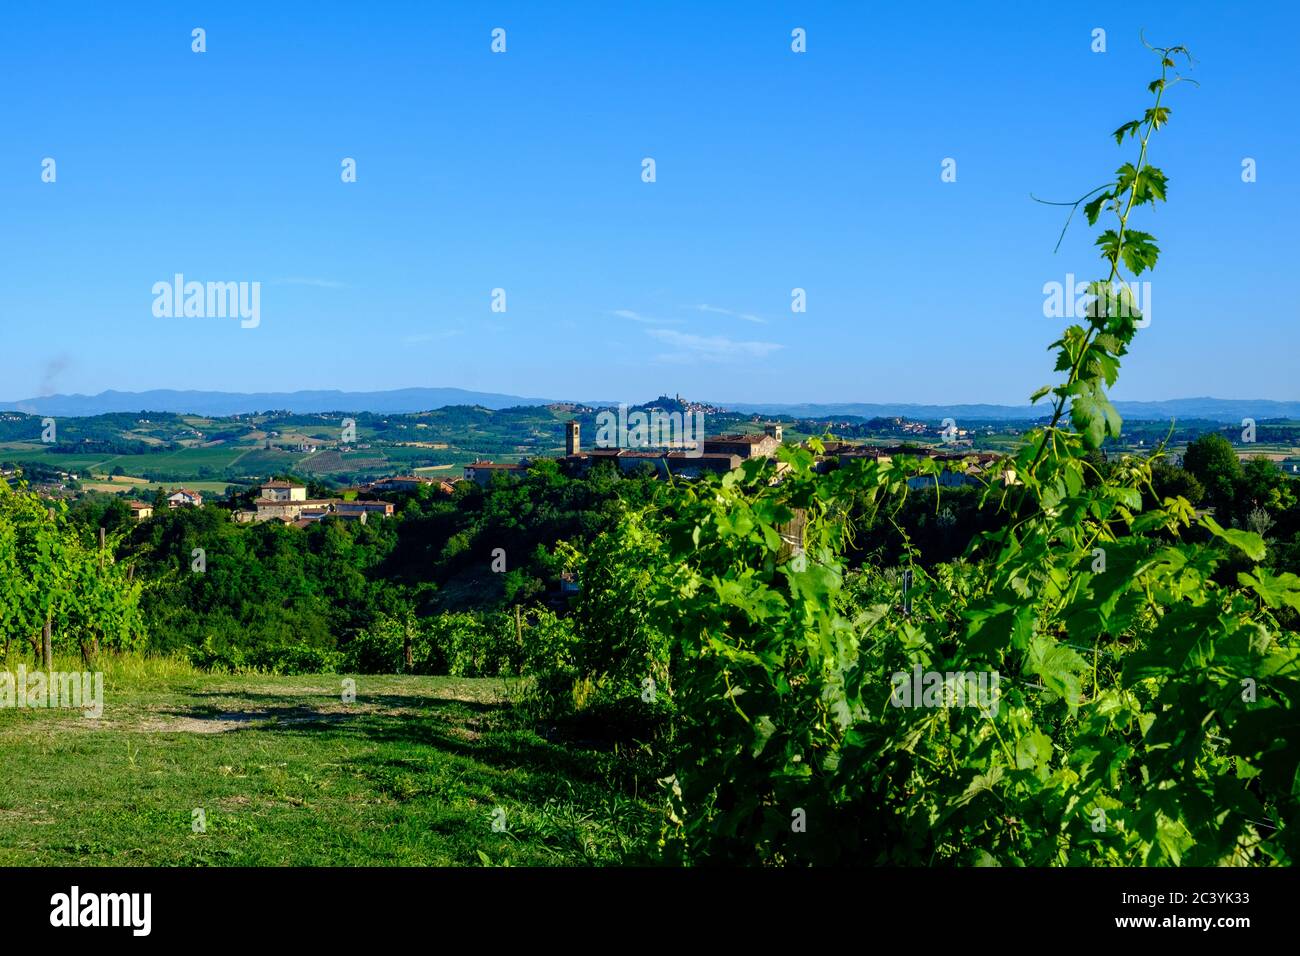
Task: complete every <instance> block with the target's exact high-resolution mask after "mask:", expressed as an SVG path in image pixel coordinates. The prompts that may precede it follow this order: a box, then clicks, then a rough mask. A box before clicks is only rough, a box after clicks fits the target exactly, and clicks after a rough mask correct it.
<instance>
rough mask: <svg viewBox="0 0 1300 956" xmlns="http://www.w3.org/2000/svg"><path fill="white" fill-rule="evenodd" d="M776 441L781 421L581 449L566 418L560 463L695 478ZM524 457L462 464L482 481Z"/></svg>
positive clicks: (762, 453) (757, 454)
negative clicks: (755, 428) (757, 428)
mask: <svg viewBox="0 0 1300 956" xmlns="http://www.w3.org/2000/svg"><path fill="white" fill-rule="evenodd" d="M780 447H781V426H780V425H773V424H769V425H765V426H764V428H763V431H762V433H761V434H758V433H755V434H737V435H714V436H713V437H711V438H705V439H704V440H703V441H702V442H700V443H699V447H698V448H697V447H692V448H690V449H689V450H686V449H683V448H599V447H597V448H593V449H591V450H590V451H583V450H582V438H581V426H580V425H579V424H578V422H576V421H568V422H565V425H564V455H563V457H561V458H559V459H558V460H559V462H560V465H561V467H563V468H564V469H565V470H566V471H568V472H569V473H570V474H573V475H578V476H581V475H585V474H586V473H587V472H588V471H590V470H591V467H592V466H593V465H595V464H597V463H598V462H602V461H608V462H611V463H613V464H615V465H617V466H618V467H619V468H620V469H622V470H623V471H629V472H630V471H635V470H637V469H638V468H641V467H643V466H647V465H648V466H649V467H650V468H652V469H654V471H655V473H656V474H657V475H658V477H660V478H667V477H669V476H670V475H671V476H673V477H678V478H699V477H700V476H702V475H705V474H710V473H712V474H726V473H727V472H729V471H734V470H735V469H737V468H739V467H740V466H741V464H742V463H743V462H745V461H748V460H749V459H751V458H771V457H772V456H773V455H775V454H776V450H777V449H778V448H780ZM528 465H529V462H528V461H527V460H526V459H525V460H524V461H520V462H510V463H502V462H494V461H474V462H471V463H470V464H468V465H466V466H465V480H467V481H473V482H477V483H478V484H480V485H486V484H488V483H489V482H490V481H491V480H492V476H493V475H496V474H521V473H523V472H525V471H527V470H528Z"/></svg>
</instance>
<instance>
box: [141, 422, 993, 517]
mask: <svg viewBox="0 0 1300 956" xmlns="http://www.w3.org/2000/svg"><path fill="white" fill-rule="evenodd" d="M781 444H782V432H781V426H780V425H776V424H768V425H765V426H764V428H763V431H762V432H761V433H747V434H729V435H714V436H712V437H707V438H704V439H703V440H702V441H701V442H700V443H699V445H698V447H692V448H690V449H689V450H684V449H682V448H680V447H679V448H651V449H636V448H593V449H591V450H589V451H583V450H582V447H581V438H580V430H579V425H578V423H577V422H576V421H570V422H567V423H566V425H565V454H564V455H563V456H561V457H560V458H558V459H557V460H558V461H559V463H560V465H561V467H563V468H564V469H565V470H566V471H567V472H568V473H570V474H573V475H575V476H582V475H585V474H587V473H588V472H589V471H590V470H591V467H592V466H593V465H595V464H597V463H598V462H602V461H607V462H611V463H613V464H615V465H616V466H617V467H619V468H620V469H622V470H623V471H626V472H631V471H635V470H637V469H638V468H642V467H644V466H647V465H648V466H649V467H650V468H651V469H653V471H654V472H655V473H656V475H657V476H658V477H661V478H667V477H669V476H672V477H681V478H697V477H700V476H701V475H704V474H708V473H714V474H725V473H727V472H729V471H734V470H735V469H737V468H739V467H740V466H741V465H742V464H743V463H744V462H746V461H750V460H752V459H757V458H763V459H771V458H772V457H773V456H774V455H775V454H776V451H777V449H778V448H780V447H781ZM899 454H907V455H918V456H926V457H929V458H933V459H935V460H938V461H941V462H954V463H956V462H961V463H963V467H962V468H961V469H960V470H945V471H943V472H941V473H940V474H939V475H938V476H937V477H935V476H920V477H916V478H913V479H911V480H910V481H909V484H910V485H911V486H912V487H918V488H919V487H923V486H926V485H931V484H934V483H936V481H937V483H938V484H939V485H941V486H945V487H952V486H960V485H965V484H975V483H979V482H980V481H981V480H982V476H984V475H985V473H986V472H989V471H990V469H992V468H993V466H994V465H995V463H996V462H997V460H998V459H999V458H1000V457H1001V456H1000V455H997V454H993V453H989V452H979V453H972V452H969V451H966V452H948V451H944V450H938V449H923V448H914V447H908V446H896V447H884V446H875V445H862V444H854V443H850V442H843V441H830V442H826V443H825V444H824V448H823V452H822V454H820V455H819V456H818V460H817V464H816V467H817V469H818V470H823V471H824V470H826V469H829V468H834V467H838V466H842V465H845V464H848V463H850V462H852V461H855V460H862V459H867V460H875V461H880V460H885V461H888V460H889V459H890V458H892V457H893V456H894V455H899ZM529 466H530V462H529V460H527V459H525V460H522V461H519V462H494V461H486V460H476V461H473V462H470V463H469V464H468V465H465V466H464V477H463V478H425V477H421V476H419V475H396V476H393V477H388V478H380V479H378V480H377V481H373V482H370V483H369V484H365V485H362V486H360V488H359V489H358V492H360V493H361V494H364V495H366V496H367V497H365V498H357V499H353V500H347V499H344V498H308V497H307V488H306V486H305V485H303V484H301V483H299V482H295V481H280V480H277V481H266V482H263V483H262V485H261V487H260V490H259V495H258V497H257V498H255V499H254V500H253V501H252V508H244V509H240V510H237V511H235V512H234V514H233V518H234V520H235V521H238V522H241V523H254V522H261V521H281V522H284V523H285V524H292V525H294V526H296V527H300V528H301V527H307V526H309V525H311V524H313V523H315V522H317V521H320V520H322V519H324V518H331V517H332V518H338V519H340V520H343V521H359V522H363V523H364V522H365V521H366V520H367V519H369V518H371V517H376V516H377V517H390V516H391V515H392V514H393V512H394V509H395V505H394V504H393V502H391V501H385V500H384V499H383V498H381V497H379V496H380V495H383V494H385V493H394V492H406V493H409V492H414V491H418V490H420V489H421V488H424V487H434V488H436V489H437V490H438V491H440V492H442V493H443V494H447V495H450V494H452V493H453V492H454V491H455V490H456V485H457V484H458V483H459V482H461V481H472V482H475V483H476V484H478V485H483V486H486V485H488V484H489V483H490V482H491V480H492V476H493V475H498V474H515V475H519V474H522V473H524V472H526V471H527V470H528V468H529ZM783 470H785V466H784V464H778V466H777V471H778V474H779V473H780V472H781V471H783ZM202 504H203V495H201V494H200V493H198V492H196V491H191V490H189V489H186V488H180V489H178V490H176V491H175V492H173V493H172V494H170V495H168V497H167V506H168V507H169V508H185V507H200V506H202ZM129 505H130V507H131V510H132V512H133V513H134V515H135V518H136V520H139V521H143V520H144V519H146V518H150V517H152V516H153V506H152V505H149V504H145V503H143V502H138V501H133V502H129Z"/></svg>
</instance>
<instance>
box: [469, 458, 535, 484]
mask: <svg viewBox="0 0 1300 956" xmlns="http://www.w3.org/2000/svg"><path fill="white" fill-rule="evenodd" d="M527 470H528V462H527V461H521V462H519V463H518V464H506V463H502V462H495V461H473V462H470V463H469V464H468V465H466V466H465V480H466V481H473V482H477V483H478V484H480V485H486V484H487V483H488V482H490V481H491V480H492V476H493V475H496V474H507V475H522V474H523V473H524V472H525V471H527Z"/></svg>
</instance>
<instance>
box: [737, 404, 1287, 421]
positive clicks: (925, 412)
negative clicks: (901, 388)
mask: <svg viewBox="0 0 1300 956" xmlns="http://www.w3.org/2000/svg"><path fill="white" fill-rule="evenodd" d="M725 407H726V408H729V409H731V410H732V411H736V412H744V413H746V414H758V415H785V416H791V417H796V418H839V417H843V416H849V415H856V416H859V417H862V418H895V417H900V416H901V417H903V418H913V419H922V420H930V419H943V418H953V419H956V420H957V421H959V422H960V421H979V420H986V421H1013V420H1014V421H1025V420H1027V419H1028V420H1032V419H1037V418H1045V417H1048V416H1050V415H1051V413H1052V412H1051V407H1050V405H1049V404H1048V403H1047V402H1046V401H1044V402H1041V403H1040V404H1038V405H911V404H904V403H895V404H865V403H860V402H852V403H846V404H828V405H782V404H775V403H773V404H733V405H726V406H725ZM1115 408H1116V410H1117V411H1118V412H1119V413H1120V415H1122V416H1123V417H1124V418H1131V419H1134V420H1139V419H1141V420H1146V421H1153V420H1161V419H1170V418H1176V419H1178V420H1180V421H1186V420H1190V419H1193V418H1201V419H1207V420H1209V421H1214V422H1232V423H1234V424H1237V423H1240V422H1241V420H1242V419H1243V418H1253V419H1255V420H1257V421H1262V420H1264V419H1267V418H1300V402H1275V401H1269V400H1265V399H1260V400H1258V401H1256V400H1252V399H1235V398H1171V399H1169V400H1168V401H1163V402H1119V401H1117V402H1115Z"/></svg>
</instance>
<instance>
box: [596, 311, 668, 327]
mask: <svg viewBox="0 0 1300 956" xmlns="http://www.w3.org/2000/svg"><path fill="white" fill-rule="evenodd" d="M610 315H613V316H617V317H618V318H620V319H627V320H628V321H629V322H640V323H641V324H642V325H681V324H682V322H681V319H656V318H651V317H650V316H648V315H642V314H641V313H640V312H633V311H632V310H631V309H615V310H614V311H613V312H611V313H610Z"/></svg>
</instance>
